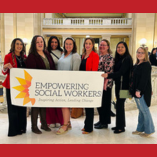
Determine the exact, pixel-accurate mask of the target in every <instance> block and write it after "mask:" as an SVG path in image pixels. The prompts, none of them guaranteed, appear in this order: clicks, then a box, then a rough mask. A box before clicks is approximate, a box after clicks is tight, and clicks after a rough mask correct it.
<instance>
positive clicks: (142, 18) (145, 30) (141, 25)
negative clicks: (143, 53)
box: [132, 13, 156, 61]
mask: <svg viewBox="0 0 157 157" xmlns="http://www.w3.org/2000/svg"><path fill="white" fill-rule="evenodd" d="M155 16H156V13H133V29H132V48H133V57H134V58H135V55H136V50H137V48H138V47H139V46H140V40H141V39H142V38H145V39H146V40H147V43H146V46H148V50H149V51H151V50H152V48H153V47H154V35H155V27H156V18H155ZM134 61H135V60H134Z"/></svg>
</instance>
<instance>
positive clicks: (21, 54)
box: [9, 38, 26, 65]
mask: <svg viewBox="0 0 157 157" xmlns="http://www.w3.org/2000/svg"><path fill="white" fill-rule="evenodd" d="M17 40H19V41H20V42H21V43H22V45H23V48H22V51H21V52H20V56H21V57H22V58H23V59H24V55H25V52H26V49H25V45H24V42H23V40H22V39H21V38H15V39H13V41H12V43H11V48H10V51H9V53H12V59H13V65H15V61H14V60H15V43H16V41H17Z"/></svg>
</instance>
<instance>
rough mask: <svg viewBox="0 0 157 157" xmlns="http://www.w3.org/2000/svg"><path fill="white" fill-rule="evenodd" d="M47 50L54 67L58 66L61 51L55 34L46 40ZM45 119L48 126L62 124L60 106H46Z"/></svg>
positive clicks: (53, 126)
mask: <svg viewBox="0 0 157 157" xmlns="http://www.w3.org/2000/svg"><path fill="white" fill-rule="evenodd" d="M47 50H48V52H49V53H50V54H51V56H52V58H53V60H54V63H55V67H56V69H57V67H58V60H59V58H60V57H61V55H62V53H63V49H62V48H61V47H60V42H59V40H58V38H57V37H56V36H51V37H50V39H49V41H48V47H47ZM46 121H47V124H48V125H49V127H52V128H55V127H60V126H61V125H63V115H62V110H61V108H46Z"/></svg>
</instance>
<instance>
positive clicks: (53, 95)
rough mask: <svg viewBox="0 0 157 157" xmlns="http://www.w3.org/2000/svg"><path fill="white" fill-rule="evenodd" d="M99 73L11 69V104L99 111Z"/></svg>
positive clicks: (100, 93)
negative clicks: (89, 108) (96, 109)
mask: <svg viewBox="0 0 157 157" xmlns="http://www.w3.org/2000/svg"><path fill="white" fill-rule="evenodd" d="M102 73H103V72H88V71H55V70H34V69H19V68H12V69H11V70H10V85H11V87H10V89H11V100H12V104H14V105H17V106H27V107H83V108H84V107H100V106H101V100H102V93H103V83H104V79H103V78H102V77H101V74H102Z"/></svg>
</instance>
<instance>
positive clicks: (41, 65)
mask: <svg viewBox="0 0 157 157" xmlns="http://www.w3.org/2000/svg"><path fill="white" fill-rule="evenodd" d="M45 49H46V44H45V41H44V38H43V37H42V36H40V35H36V36H34V37H33V39H32V42H31V47H30V50H29V55H28V58H27V59H26V68H30V69H48V70H55V64H54V61H53V59H52V57H51V55H50V54H49V53H48V52H46V51H45ZM38 114H40V120H41V129H43V130H45V131H51V129H50V128H49V127H48V126H47V122H46V108H36V107H34V108H32V109H31V122H32V131H33V132H34V133H36V134H41V133H42V132H41V131H40V130H39V129H38V127H37V119H38Z"/></svg>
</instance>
